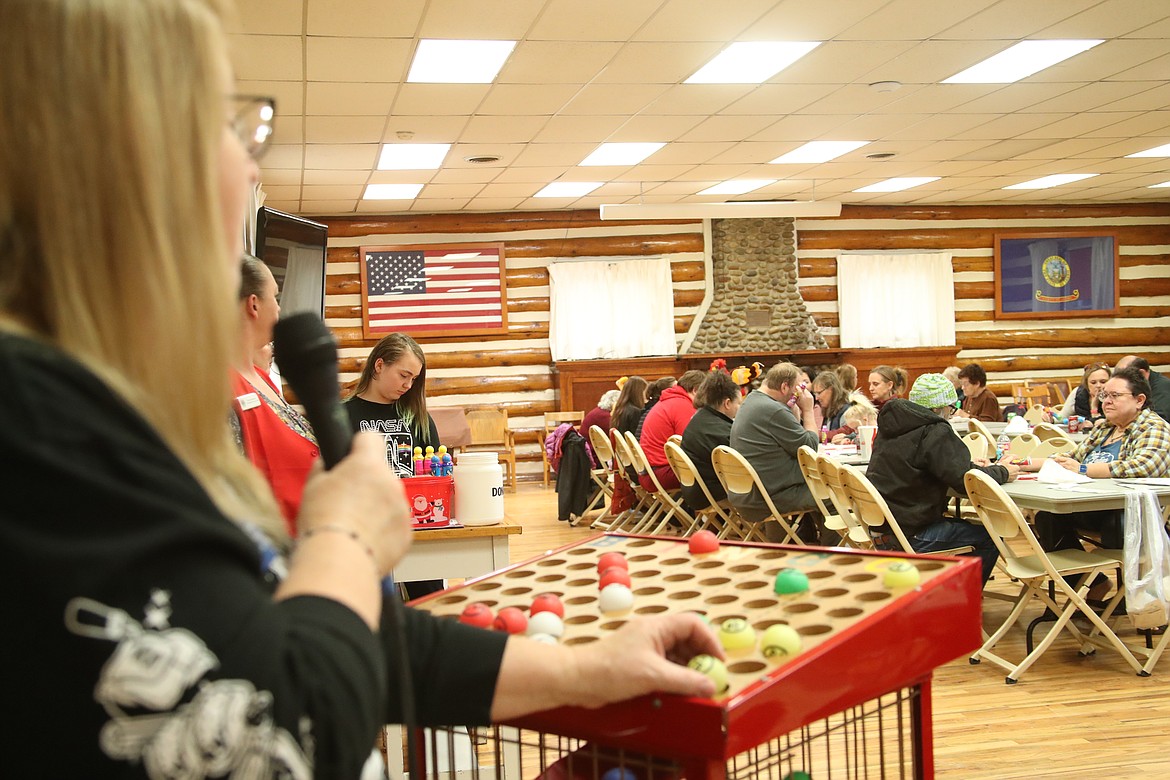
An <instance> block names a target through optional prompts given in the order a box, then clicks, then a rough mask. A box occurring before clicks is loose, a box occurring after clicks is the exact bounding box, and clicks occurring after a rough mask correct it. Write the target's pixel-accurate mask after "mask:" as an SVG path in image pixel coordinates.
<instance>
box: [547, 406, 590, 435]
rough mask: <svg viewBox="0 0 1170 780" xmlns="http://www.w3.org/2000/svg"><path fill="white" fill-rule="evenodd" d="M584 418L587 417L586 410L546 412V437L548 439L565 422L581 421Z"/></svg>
mask: <svg viewBox="0 0 1170 780" xmlns="http://www.w3.org/2000/svg"><path fill="white" fill-rule="evenodd" d="M583 419H585V413H584V412H545V413H544V438H545V439H547V438H548V435H549V434H550V433H552V432H553V431H555V430H556V429H557V428H558V427H559V426H560V425H562V424H563V423H567V422H568V423H579V422H581V421H582V420H583ZM542 441H543V440H542Z"/></svg>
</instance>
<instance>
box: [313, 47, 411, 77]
mask: <svg viewBox="0 0 1170 780" xmlns="http://www.w3.org/2000/svg"><path fill="white" fill-rule="evenodd" d="M305 47H306V48H305V51H306V56H307V58H308V67H307V72H308V74H309V80H310V81H360V82H379V81H381V82H386V81H400V80H403V79H405V78H406V72H407V67H408V64H409V56H410V49H411V42H410V41H408V40H401V39H395V38H335V37H330V38H318V37H312V38H309V39H308V40H307V41H306V42H305ZM297 75H298V77H299V75H300V74H297ZM412 86H413V85H412Z"/></svg>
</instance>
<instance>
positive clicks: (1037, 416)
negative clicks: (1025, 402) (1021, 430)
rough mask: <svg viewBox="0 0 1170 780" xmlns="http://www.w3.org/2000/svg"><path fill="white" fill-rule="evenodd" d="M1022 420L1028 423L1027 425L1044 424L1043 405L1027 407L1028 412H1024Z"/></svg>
mask: <svg viewBox="0 0 1170 780" xmlns="http://www.w3.org/2000/svg"><path fill="white" fill-rule="evenodd" d="M1024 419H1025V420H1027V421H1028V424H1029V425H1035V424H1036V423H1039V422H1044V404H1032V405H1031V406H1029V407H1028V411H1026V412H1024Z"/></svg>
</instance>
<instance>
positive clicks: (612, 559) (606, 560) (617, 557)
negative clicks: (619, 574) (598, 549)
mask: <svg viewBox="0 0 1170 780" xmlns="http://www.w3.org/2000/svg"><path fill="white" fill-rule="evenodd" d="M610 566H620V567H621V568H623V569H626V570H627V571H628V570H629V568H630V562H629V561H627V560H626V556H624V555H622V554H621V553H620V552H607V553H605V554H604V555H602V556H601V557H600V558H598V559H597V571H598V573H599V574H600V573H601V572H603V571H605V570H606V569H608V568H609V567H610Z"/></svg>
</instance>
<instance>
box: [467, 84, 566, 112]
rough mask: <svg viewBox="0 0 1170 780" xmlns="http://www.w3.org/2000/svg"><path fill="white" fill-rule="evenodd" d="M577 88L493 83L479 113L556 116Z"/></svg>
mask: <svg viewBox="0 0 1170 780" xmlns="http://www.w3.org/2000/svg"><path fill="white" fill-rule="evenodd" d="M577 89H578V87H577V86H575V85H573V84H496V85H494V86H493V87H492V88H491V90H490V91H489V92H488V94H487V97H485V98H484V99H483V102H482V103H481V104H480V106H479V108H478V112H479V113H481V114H496V115H500V116H514V115H525V114H527V115H533V116H535V115H541V114H544V115H548V114H555V113H557V112H558V111H560V109H561V107H562V106H564V105H565V103H567V102H568V101H569V100H570V99H571V98H572V97H573V95H574V94H576V92H577Z"/></svg>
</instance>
